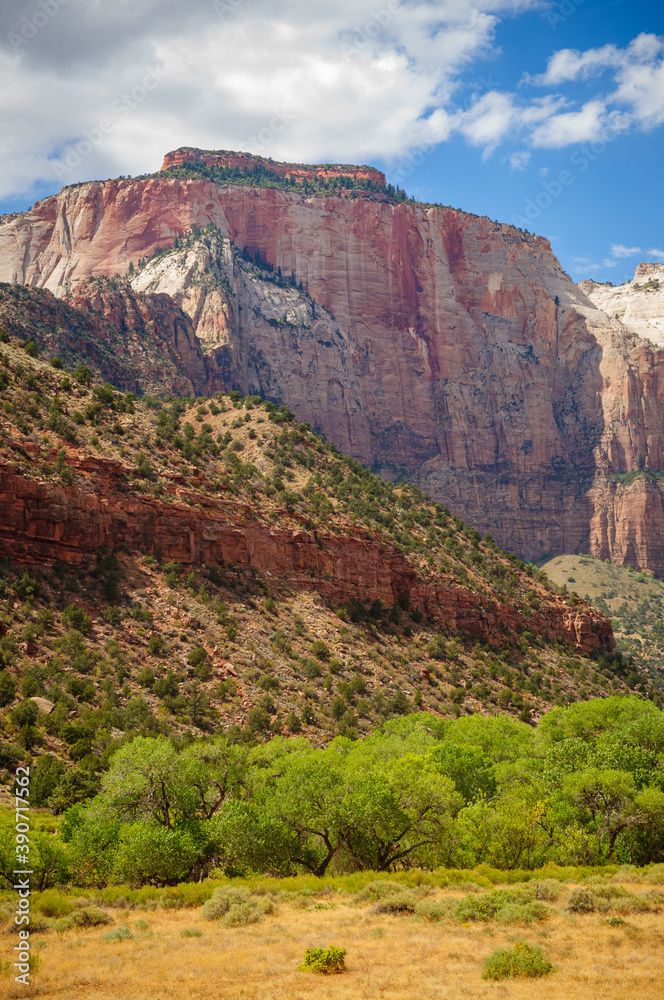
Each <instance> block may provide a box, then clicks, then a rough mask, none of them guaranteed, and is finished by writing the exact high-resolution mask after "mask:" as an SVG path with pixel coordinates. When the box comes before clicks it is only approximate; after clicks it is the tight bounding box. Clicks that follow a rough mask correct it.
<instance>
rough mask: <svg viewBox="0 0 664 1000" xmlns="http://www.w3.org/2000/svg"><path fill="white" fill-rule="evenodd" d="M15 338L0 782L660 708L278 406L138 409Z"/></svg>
mask: <svg viewBox="0 0 664 1000" xmlns="http://www.w3.org/2000/svg"><path fill="white" fill-rule="evenodd" d="M21 343H22V342H21V341H17V340H15V339H13V338H8V337H7V335H6V334H2V335H1V336H0V393H1V394H2V403H3V405H2V409H1V410H0V503H2V506H3V512H4V514H5V516H4V518H3V522H2V524H1V525H0V552H1V553H2V555H3V557H4V560H3V561H2V564H1V565H0V596H2V597H3V598H4V599H5V603H4V605H3V610H2V613H1V614H0V725H1V726H2V728H3V732H4V734H5V735H4V742H0V766H9V764H8V762H9V763H15V762H16V760H17V759H23V757H24V755H25V753H26V752H29V751H30V750H31V749H33V748H34V747H37V746H39V747H42V748H44V751H45V752H47V753H51V754H54V755H57V756H61V757H66V758H68V759H69V761H70V763H74V764H75V767H73V768H72V772H73V775H74V776H75V787H73V788H72V789H70V790H69V792H68V793H67V794H69V793H70V792H71V795H72V798H70V799H68V800H67V801H65V802H63V804H62V808H65V807H66V805H70V804H72V801H76V800H77V797H78V798H85V797H86V796H87V795H89V794H91V789H92V790H94V776H95V774H97V773H98V771H99V769H100V768H103V766H104V764H103V762H104V760H107V758H108V754H110V753H111V752H112V751H113V749H115V748H117V746H119V745H121V743H122V742H123V741H124V740H125V739H126V735H127V734H129V733H136V732H139V733H155V732H164V733H171V734H173V736H174V738H175V737H177V738H178V739H180V738H182V739H190V737H191V734H194V735H196V734H197V733H201V732H205V731H211V730H215V729H219V728H223V729H225V730H228V731H229V732H232V733H233V735H234V738H237V739H247V740H249V741H252V740H257V739H261V738H262V737H265V736H267V735H269V734H274V733H282V734H287V733H296V732H299V731H306V732H308V733H310V734H311V735H314V736H316V737H317V738H318V737H320V738H326V739H327V738H329V737H330V736H331V735H333V734H342V735H347V736H355V735H359V734H361V733H364V732H366V731H368V730H369V729H370V728H371V726H373V725H375V724H376V723H377V722H379V721H380V720H381V719H384V718H389V717H390V716H392V715H399V714H403V713H405V712H408V711H410V710H412V709H413V708H426V709H428V710H430V711H432V712H434V713H435V714H437V715H443V716H446V715H450V716H453V715H458V714H460V713H462V712H465V711H468V712H471V713H472V712H475V711H483V712H490V713H493V712H495V711H497V710H498V709H499V708H500V709H502V710H508V711H512V712H513V713H514V714H516V715H519V716H520V717H521V718H523V719H526V720H528V719H531V718H534V717H537V716H538V715H539V714H541V712H542V711H544V710H546V708H548V707H549V706H550V705H551V704H553V703H559V704H563V703H567V702H569V701H572V700H575V699H576V698H578V697H593V696H597V695H598V694H600V693H607V694H608V693H610V692H613V691H625V690H627V687H628V685H629V688H632V689H636V690H638V691H640V692H641V693H642V694H644V695H646V696H649V697H652V698H654V699H655V700H657V699H660V698H661V693H660V692H659V691H658V690H657V688H656V687H655V686H654V685H652V684H651V683H650V682H649V680H648V678H647V677H645V676H641V675H640V674H638V673H637V672H635V671H634V669H633V668H632V667H631V665H630V664H628V663H626V662H625V661H624V660H623V658H622V657H620V656H616V655H614V654H613V653H612V649H613V645H614V642H613V637H612V633H611V627H610V623H609V622H608V620H607V619H606V618H605V617H604V616H603V615H602V614H601V613H600V612H597V611H594V610H593V609H591V608H589V607H588V606H587V605H586V604H585V603H584V602H583V601H581V600H579V599H578V598H577V597H576V596H574V595H566V594H564V593H563V592H562V591H561V590H560V589H558V588H556V587H553V586H552V585H551V584H550V583H549V582H548V580H547V578H546V576H545V575H544V574H543V573H541V572H540V571H539V570H538V569H537V568H536V567H535V566H532V565H525V564H522V563H520V562H519V561H518V560H517V559H516V558H515V557H514V556H509V557H508V556H507V555H506V554H505V553H504V552H501V551H500V550H499V549H498V548H497V547H496V545H495V542H494V541H493V539H491V537H489V536H487V537H485V538H480V536H479V534H478V533H477V532H476V531H475V530H474V529H472V528H470V527H468V526H466V525H464V524H463V523H462V522H461V521H460V520H459V519H458V518H455V517H453V516H452V515H451V514H450V513H449V512H448V511H446V510H445V509H444V508H443V507H441V506H440V505H437V504H434V503H433V502H432V501H431V500H430V499H429V498H427V497H426V496H424V495H423V494H421V493H420V491H419V490H417V488H415V487H412V486H409V485H407V484H402V485H400V486H397V487H395V486H393V485H392V484H389V483H386V482H384V481H383V480H381V479H379V478H378V477H376V476H373V475H372V474H371V473H369V472H368V471H367V470H366V469H363V468H362V467H361V466H360V465H359V463H357V462H356V461H354V460H353V459H347V458H346V459H345V458H343V457H342V456H341V454H340V452H339V451H338V449H336V448H335V447H333V446H332V445H326V444H325V443H324V442H323V441H322V440H321V439H320V438H318V437H317V436H316V435H315V434H313V433H312V432H311V431H310V430H309V428H308V427H307V426H306V425H304V424H302V423H300V422H297V421H296V420H295V418H294V416H293V414H292V413H290V412H289V411H288V410H287V409H286V408H285V407H281V408H278V407H276V405H274V404H263V403H261V401H260V400H259V399H258V398H257V397H255V396H254V397H248V398H245V399H242V398H240V395H239V393H236V392H233V393H231V394H230V396H229V395H225V394H218V395H217V396H215V397H213V398H208V399H199V400H193V399H189V400H182V399H175V400H173V401H172V402H170V403H168V404H164V403H162V402H160V401H159V400H157V399H155V398H153V397H151V396H147V395H146V396H144V397H143V398H142V399H140V400H137V399H135V398H134V397H133V395H132V394H131V393H121V392H118V391H117V390H116V389H114V388H113V387H112V386H110V385H108V384H102V383H100V382H97V383H96V384H90V372H89V370H87V369H85V368H83V367H82V366H80V367H78V368H77V369H76V372H75V374H73V373H71V372H67V371H64V370H63V369H61V368H60V369H59V368H57V367H54V365H53V364H47V363H45V362H44V361H42V360H41V359H39V358H38V357H34V356H33V355H34V354H35V347H34V342H30V341H28V342H25V344H24V346H23V347H22V346H21ZM9 560H11V562H10V561H9ZM21 697H22V698H23V701H21ZM34 699H39V701H34V704H35V706H36V707H37V709H38V710H39V712H40V713H41V714H40V715H38V716H35V717H34V719H33V721H32V722H30V723H26V722H25V719H26V718H27V717H28V714H29V713H30V711H31V710H30V708H29V706H28V707H27V708H26V705H25V703H26V702H29V701H33V700H34ZM32 715H34V712H33V713H32ZM31 718H32V716H31ZM21 720H23V721H21ZM17 755H18V756H17ZM72 781H74V777H72Z"/></svg>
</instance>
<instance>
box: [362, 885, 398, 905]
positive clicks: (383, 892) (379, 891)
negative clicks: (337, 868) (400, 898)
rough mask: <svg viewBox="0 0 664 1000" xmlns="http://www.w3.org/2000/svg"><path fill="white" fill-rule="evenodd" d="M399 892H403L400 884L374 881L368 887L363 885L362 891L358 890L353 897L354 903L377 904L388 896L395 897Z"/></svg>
mask: <svg viewBox="0 0 664 1000" xmlns="http://www.w3.org/2000/svg"><path fill="white" fill-rule="evenodd" d="M399 892H403V886H402V885H401V883H399V882H389V881H388V880H387V879H384V880H383V879H376V881H375V882H369V884H368V885H365V887H364V889H360V891H359V892H358V894H357V896H356V897H355V902H356V903H378V902H380V901H381V900H382V899H387V897H388V896H395V895H396V894H397V893H399Z"/></svg>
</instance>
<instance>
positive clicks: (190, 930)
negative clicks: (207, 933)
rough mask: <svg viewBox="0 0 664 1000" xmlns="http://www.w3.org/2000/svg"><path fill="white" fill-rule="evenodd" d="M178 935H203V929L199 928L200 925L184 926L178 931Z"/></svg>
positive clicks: (189, 936)
mask: <svg viewBox="0 0 664 1000" xmlns="http://www.w3.org/2000/svg"><path fill="white" fill-rule="evenodd" d="M180 937H185V938H199V937H203V931H202V930H201V929H200V927H184V928H183V929H182V930H181V931H180Z"/></svg>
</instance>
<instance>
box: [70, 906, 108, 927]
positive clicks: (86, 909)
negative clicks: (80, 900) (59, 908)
mask: <svg viewBox="0 0 664 1000" xmlns="http://www.w3.org/2000/svg"><path fill="white" fill-rule="evenodd" d="M67 919H68V920H69V922H70V924H71V926H72V927H101V926H102V925H103V924H112V923H113V917H112V916H111V915H110V913H107V912H106V910H102V909H100V907H98V906H82V907H81V908H80V909H79V910H74V912H73V913H72V914H70V915H69V917H68V918H67Z"/></svg>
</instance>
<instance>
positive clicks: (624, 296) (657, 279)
mask: <svg viewBox="0 0 664 1000" xmlns="http://www.w3.org/2000/svg"><path fill="white" fill-rule="evenodd" d="M579 288H580V289H581V290H582V291H583V292H584V294H585V295H587V296H588V298H589V299H590V300H591V301H592V302H594V303H595V305H596V306H597V308H598V309H602V310H603V311H604V312H605V313H607V314H608V315H609V316H614V317H615V319H618V320H620V321H621V322H622V323H624V324H625V326H626V327H627V328H628V329H629V330H632V331H633V332H634V333H636V334H638V336H639V337H643V338H645V340H650V341H651V342H652V343H653V344H655V346H656V347H664V264H650V263H643V264H639V266H638V267H637V269H636V271H635V272H634V278H633V279H632V281H626V282H625V284H624V285H618V286H615V285H605V284H600V283H599V282H597V281H580V282H579Z"/></svg>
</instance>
